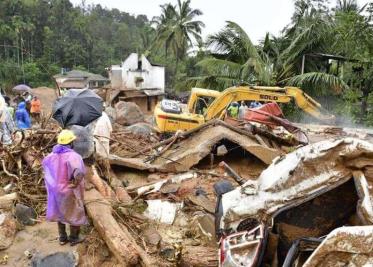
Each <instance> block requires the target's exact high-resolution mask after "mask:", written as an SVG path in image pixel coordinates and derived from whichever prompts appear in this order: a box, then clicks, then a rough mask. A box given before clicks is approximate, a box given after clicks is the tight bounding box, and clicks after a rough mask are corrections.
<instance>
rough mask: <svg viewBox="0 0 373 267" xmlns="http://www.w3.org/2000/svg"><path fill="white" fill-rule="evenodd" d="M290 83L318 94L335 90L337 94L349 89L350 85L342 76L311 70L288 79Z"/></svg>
mask: <svg viewBox="0 0 373 267" xmlns="http://www.w3.org/2000/svg"><path fill="white" fill-rule="evenodd" d="M287 83H288V85H293V86H298V87H301V88H303V89H304V90H307V89H308V90H310V89H312V88H313V91H314V92H315V93H316V94H318V95H324V94H326V93H327V92H330V90H331V91H333V92H335V93H336V94H339V93H341V92H342V91H343V90H346V89H348V88H349V87H348V85H347V84H346V83H345V82H344V81H343V80H342V79H340V78H338V77H336V76H334V75H332V74H328V73H321V72H309V73H305V74H301V75H297V76H294V77H292V78H291V79H289V80H288V82H287Z"/></svg>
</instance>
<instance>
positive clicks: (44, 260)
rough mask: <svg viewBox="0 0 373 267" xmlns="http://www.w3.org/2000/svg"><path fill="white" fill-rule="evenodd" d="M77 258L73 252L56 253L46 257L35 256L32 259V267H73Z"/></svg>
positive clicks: (76, 263) (76, 262)
mask: <svg viewBox="0 0 373 267" xmlns="http://www.w3.org/2000/svg"><path fill="white" fill-rule="evenodd" d="M77 265H78V260H77V256H75V254H74V253H73V252H56V253H53V254H50V255H47V256H41V255H37V256H35V257H34V258H33V259H32V262H31V266H32V267H50V266H56V267H75V266H77Z"/></svg>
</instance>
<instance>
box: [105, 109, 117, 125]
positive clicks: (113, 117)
mask: <svg viewBox="0 0 373 267" xmlns="http://www.w3.org/2000/svg"><path fill="white" fill-rule="evenodd" d="M105 112H106V114H107V115H108V116H109V119H110V122H111V124H114V122H115V121H116V120H117V111H116V110H115V108H113V107H106V108H105Z"/></svg>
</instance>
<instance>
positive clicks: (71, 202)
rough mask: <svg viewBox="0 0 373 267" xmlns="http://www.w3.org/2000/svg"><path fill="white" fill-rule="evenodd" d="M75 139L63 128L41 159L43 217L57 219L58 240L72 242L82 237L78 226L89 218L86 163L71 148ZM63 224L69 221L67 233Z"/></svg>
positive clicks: (74, 242)
mask: <svg viewBox="0 0 373 267" xmlns="http://www.w3.org/2000/svg"><path fill="white" fill-rule="evenodd" d="M75 139H76V136H75V135H74V133H73V132H72V131H70V130H62V131H61V133H60V134H59V135H58V139H57V143H58V144H57V145H55V146H54V147H53V151H52V153H50V154H49V155H48V156H47V157H46V158H45V159H44V160H43V169H44V180H45V185H46V188H47V195H48V200H47V216H46V219H47V220H48V221H52V222H57V223H58V233H59V241H60V244H61V245H65V244H66V243H68V242H70V245H71V246H74V245H76V244H78V243H81V242H83V241H84V238H82V237H80V236H79V233H80V226H81V225H85V224H87V222H88V220H87V217H86V214H85V211H84V204H83V198H84V176H85V167H84V163H83V159H82V157H81V156H80V155H79V154H78V153H76V152H75V151H74V150H73V148H72V142H73V141H74V140H75ZM66 224H69V225H70V236H69V237H68V236H67V233H66Z"/></svg>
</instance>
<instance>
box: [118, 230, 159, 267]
mask: <svg viewBox="0 0 373 267" xmlns="http://www.w3.org/2000/svg"><path fill="white" fill-rule="evenodd" d="M121 227H122V230H123V232H124V234H125V235H126V236H127V237H128V238H129V239H130V240H131V241H132V243H133V244H134V246H135V248H136V251H137V252H138V253H139V257H140V264H141V266H143V267H151V266H157V265H156V262H155V261H154V260H153V259H152V258H151V257H149V255H148V254H147V253H146V252H145V251H144V250H143V249H142V248H141V247H140V246H138V245H137V244H136V241H135V239H134V238H133V237H132V235H131V234H130V233H129V232H128V230H127V227H125V226H124V225H123V224H121Z"/></svg>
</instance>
